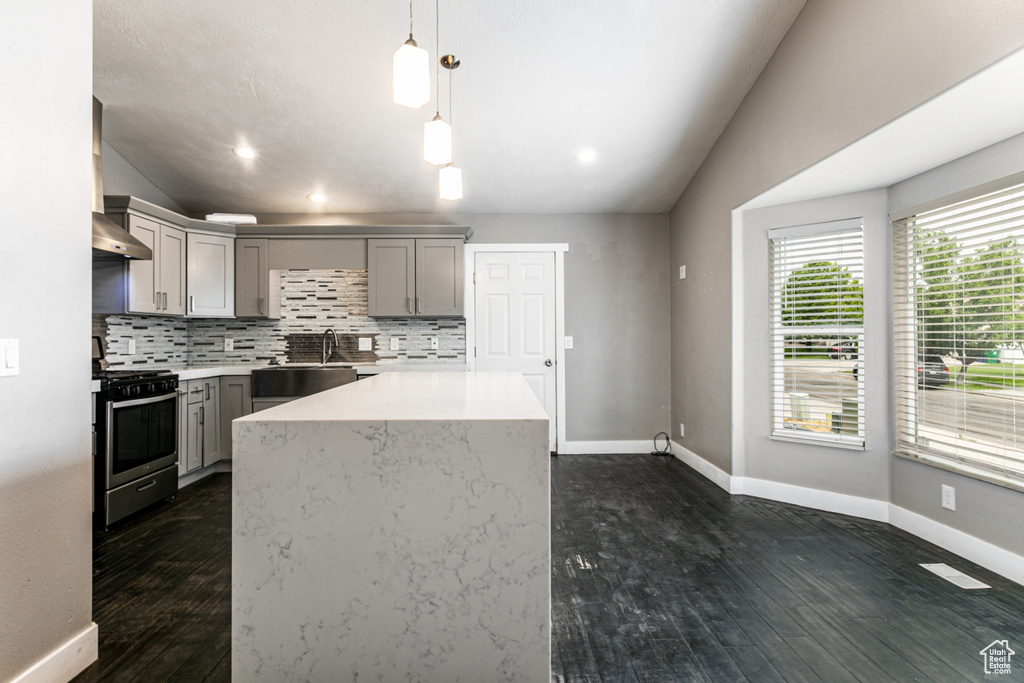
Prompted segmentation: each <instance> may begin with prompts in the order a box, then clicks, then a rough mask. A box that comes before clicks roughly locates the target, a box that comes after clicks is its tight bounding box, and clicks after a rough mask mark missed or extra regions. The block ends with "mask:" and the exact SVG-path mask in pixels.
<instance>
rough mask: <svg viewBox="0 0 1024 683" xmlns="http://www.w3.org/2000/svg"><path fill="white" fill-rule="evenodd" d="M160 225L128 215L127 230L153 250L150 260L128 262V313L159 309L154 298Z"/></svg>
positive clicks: (152, 311)
mask: <svg viewBox="0 0 1024 683" xmlns="http://www.w3.org/2000/svg"><path fill="white" fill-rule="evenodd" d="M160 227H161V226H160V224H159V223H157V222H155V221H151V220H148V219H146V218H141V217H139V216H128V232H130V233H131V235H132V237H135V238H136V239H138V240H139V241H140V242H142V243H143V244H145V245H146V246H147V247H149V248H150V249H152V250H153V260H152V261H138V260H132V261H130V262H129V263H128V312H129V313H158V312H159V310H160V309H159V306H160V302H158V301H157V300H156V294H157V275H158V269H157V268H156V264H157V259H158V258H159V249H160Z"/></svg>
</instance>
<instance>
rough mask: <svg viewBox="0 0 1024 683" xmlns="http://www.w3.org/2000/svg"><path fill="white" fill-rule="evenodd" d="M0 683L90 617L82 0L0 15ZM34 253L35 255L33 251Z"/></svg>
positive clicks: (87, 69)
mask: <svg viewBox="0 0 1024 683" xmlns="http://www.w3.org/2000/svg"><path fill="white" fill-rule="evenodd" d="M0 52H2V54H3V55H4V56H3V60H2V62H0V92H3V93H4V96H3V97H0V125H2V128H3V136H2V142H0V150H2V151H0V159H2V163H0V187H2V195H3V218H0V223H2V233H3V237H4V245H3V248H2V249H0V292H3V293H4V296H3V297H0V338H2V339H10V338H16V339H18V340H19V341H20V343H21V374H20V375H18V376H16V377H0V680H5V681H6V680H9V679H11V678H13V677H14V676H16V675H18V674H19V673H21V672H22V671H23V670H24V669H26V668H27V667H29V666H31V665H32V664H34V663H35V662H37V661H38V660H39V659H41V658H42V657H44V656H46V655H47V654H49V653H50V652H51V651H53V650H54V649H55V648H57V647H59V646H60V645H62V644H63V643H64V642H65V641H67V640H68V639H70V638H72V637H73V636H75V635H77V634H78V633H80V632H81V631H82V630H83V629H85V628H87V627H89V626H90V624H91V623H92V571H91V569H92V529H91V519H90V510H91V502H90V491H91V484H90V479H91V471H92V455H91V454H92V443H91V436H90V416H91V409H90V404H89V395H90V394H89V392H90V387H89V380H90V371H89V344H88V337H89V327H90V315H89V309H90V294H89V287H88V284H87V283H88V282H89V278H90V259H91V240H90V220H91V219H90V215H89V197H90V190H89V185H90V177H89V176H90V173H91V169H92V160H91V159H92V147H91V142H90V140H91V134H92V92H91V90H92V2H91V1H90V0H52V1H51V2H45V3H35V2H8V3H4V7H3V20H2V21H0ZM44 248H45V255H44V254H43V253H42V252H43V251H44Z"/></svg>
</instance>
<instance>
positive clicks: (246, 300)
mask: <svg viewBox="0 0 1024 683" xmlns="http://www.w3.org/2000/svg"><path fill="white" fill-rule="evenodd" d="M268 245H269V242H268V241H267V240H265V239H257V238H243V239H236V240H235V316H236V317H239V318H280V317H281V285H280V271H270V270H269V269H268V267H267V252H268Z"/></svg>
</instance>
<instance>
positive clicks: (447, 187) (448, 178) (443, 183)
mask: <svg viewBox="0 0 1024 683" xmlns="http://www.w3.org/2000/svg"><path fill="white" fill-rule="evenodd" d="M438 189H439V190H440V191H441V199H462V171H461V170H459V169H457V168H455V167H454V166H452V165H451V164H448V165H447V166H445V167H444V168H442V169H441V174H440V176H439V179H438Z"/></svg>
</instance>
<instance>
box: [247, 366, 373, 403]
mask: <svg viewBox="0 0 1024 683" xmlns="http://www.w3.org/2000/svg"><path fill="white" fill-rule="evenodd" d="M354 381H356V371H355V368H351V367H342V366H337V365H315V366H312V367H311V366H295V365H278V366H274V367H268V368H256V369H255V370H253V371H252V396H253V398H258V397H265V396H309V395H310V394H316V393H319V392H321V391H326V390H327V389H333V388H334V387H340V386H341V385H342V384H348V383H349V382H354Z"/></svg>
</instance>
